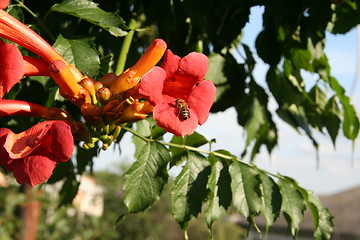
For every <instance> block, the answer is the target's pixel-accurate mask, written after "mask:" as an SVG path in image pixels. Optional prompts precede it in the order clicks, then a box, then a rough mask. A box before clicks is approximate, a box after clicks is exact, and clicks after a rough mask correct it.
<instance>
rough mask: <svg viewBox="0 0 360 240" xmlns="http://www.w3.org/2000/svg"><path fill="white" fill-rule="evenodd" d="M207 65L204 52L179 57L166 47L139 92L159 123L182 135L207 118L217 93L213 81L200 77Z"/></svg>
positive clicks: (191, 131) (205, 70)
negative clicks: (181, 103)
mask: <svg viewBox="0 0 360 240" xmlns="http://www.w3.org/2000/svg"><path fill="white" fill-rule="evenodd" d="M207 68H208V59H207V57H206V56H205V55H204V54H201V53H196V52H193V53H190V54H188V55H187V56H185V57H184V58H180V57H179V56H177V55H174V54H173V53H172V52H171V51H170V50H167V51H166V53H165V57H164V61H163V63H162V65H161V67H155V68H153V69H152V71H151V72H149V73H147V74H146V75H145V76H144V78H143V79H142V81H141V86H140V89H139V93H140V94H142V95H144V96H145V97H146V99H147V100H148V101H149V102H150V103H151V104H153V105H154V106H155V108H154V112H153V116H154V119H155V120H156V121H157V123H158V125H159V126H160V127H162V128H164V129H165V130H166V131H168V132H171V133H173V134H175V135H176V136H182V137H184V136H185V135H190V134H192V133H193V132H194V130H195V129H196V127H197V125H198V124H199V125H202V124H203V123H204V122H205V121H206V120H207V118H208V116H209V111H210V108H211V106H212V104H213V102H214V98H215V93H216V88H215V86H214V84H213V83H212V82H211V81H210V80H203V79H204V77H205V74H206V72H207ZM179 99H180V100H181V101H183V105H179V103H178V101H177V100H179ZM183 114H186V115H187V117H184V116H183Z"/></svg>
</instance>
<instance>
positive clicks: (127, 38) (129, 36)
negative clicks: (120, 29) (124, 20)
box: [115, 19, 137, 75]
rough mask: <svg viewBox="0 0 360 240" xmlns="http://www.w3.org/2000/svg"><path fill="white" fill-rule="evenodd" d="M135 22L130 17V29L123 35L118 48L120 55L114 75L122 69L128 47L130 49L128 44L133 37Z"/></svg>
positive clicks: (118, 73)
mask: <svg viewBox="0 0 360 240" xmlns="http://www.w3.org/2000/svg"><path fill="white" fill-rule="evenodd" d="M136 24H137V22H136V21H135V19H131V20H130V22H129V29H130V31H129V33H128V34H127V35H126V36H125V38H124V42H123V45H122V47H121V50H120V56H119V59H118V63H117V65H116V69H115V74H116V75H120V74H121V73H122V72H123V71H124V68H125V63H126V59H127V55H128V53H129V49H130V45H131V41H132V39H133V37H134V33H135V27H136Z"/></svg>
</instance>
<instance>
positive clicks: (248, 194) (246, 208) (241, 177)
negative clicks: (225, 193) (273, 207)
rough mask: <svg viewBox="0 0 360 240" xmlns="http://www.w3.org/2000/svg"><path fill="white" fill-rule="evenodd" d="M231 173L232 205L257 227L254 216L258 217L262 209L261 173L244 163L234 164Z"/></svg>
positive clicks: (231, 166)
mask: <svg viewBox="0 0 360 240" xmlns="http://www.w3.org/2000/svg"><path fill="white" fill-rule="evenodd" d="M229 173H230V176H231V190H232V205H233V206H234V208H235V210H236V211H237V212H239V213H240V214H242V215H243V216H244V217H246V218H247V219H248V221H249V222H250V223H251V224H253V225H254V226H255V223H254V216H255V215H258V214H259V213H260V211H261V208H262V193H261V188H260V186H261V182H260V179H259V171H258V170H257V169H256V168H252V167H250V166H248V165H245V164H243V163H240V162H233V163H232V164H231V165H230V167H229Z"/></svg>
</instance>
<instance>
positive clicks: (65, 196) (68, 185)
mask: <svg viewBox="0 0 360 240" xmlns="http://www.w3.org/2000/svg"><path fill="white" fill-rule="evenodd" d="M79 186H80V182H78V181H77V180H76V176H75V175H74V174H71V175H70V176H68V177H67V179H66V180H65V182H64V184H63V185H62V187H61V190H60V192H59V195H60V196H59V204H58V207H60V206H63V205H68V204H71V203H72V201H73V200H74V198H75V196H76V194H77V193H78V190H79Z"/></svg>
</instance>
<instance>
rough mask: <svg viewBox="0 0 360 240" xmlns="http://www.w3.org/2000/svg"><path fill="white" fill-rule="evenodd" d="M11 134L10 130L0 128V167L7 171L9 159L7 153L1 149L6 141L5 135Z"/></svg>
mask: <svg viewBox="0 0 360 240" xmlns="http://www.w3.org/2000/svg"><path fill="white" fill-rule="evenodd" d="M9 133H11V130H10V129H8V128H0V165H1V166H3V167H4V168H6V170H8V171H10V170H9V163H10V162H11V159H10V158H9V153H8V152H7V151H6V149H5V148H4V147H3V146H4V144H5V141H6V137H7V135H8V134H9Z"/></svg>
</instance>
